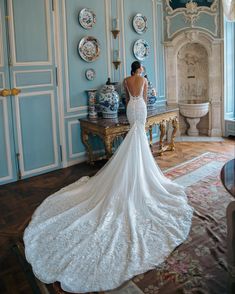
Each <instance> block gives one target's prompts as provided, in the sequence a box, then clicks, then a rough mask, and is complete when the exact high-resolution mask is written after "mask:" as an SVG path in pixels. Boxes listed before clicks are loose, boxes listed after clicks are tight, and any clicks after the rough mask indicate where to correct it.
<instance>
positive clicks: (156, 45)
mask: <svg viewBox="0 0 235 294" xmlns="http://www.w3.org/2000/svg"><path fill="white" fill-rule="evenodd" d="M83 8H89V9H90V10H92V11H93V12H94V13H95V15H96V24H95V25H94V26H93V27H92V28H91V29H89V30H88V29H84V28H83V27H82V26H81V25H80V24H79V21H78V15H79V12H80V11H81V9H83ZM56 12H57V14H58V15H59V17H58V23H57V28H58V30H60V34H59V36H58V39H59V46H60V56H59V58H60V60H61V64H60V66H59V70H60V74H61V76H62V79H61V81H62V84H59V87H60V91H59V93H61V94H60V99H61V102H62V103H63V111H62V116H63V117H62V119H63V123H64V125H63V129H64V132H63V133H62V135H61V136H62V137H64V142H65V144H64V145H65V146H62V148H63V157H64V158H65V160H67V165H71V164H74V163H76V162H80V161H83V160H84V159H85V149H84V146H83V144H82V142H81V137H80V124H79V121H78V119H79V118H82V117H86V116H87V93H86V90H89V89H97V90H98V91H99V90H100V88H101V87H102V86H103V85H104V84H105V82H106V81H107V78H108V77H110V78H111V80H112V81H116V82H120V83H122V81H123V79H124V77H126V76H127V75H130V66H131V63H132V62H133V61H134V60H135V56H134V54H133V45H134V42H135V41H136V40H138V39H144V40H146V41H147V42H148V44H149V45H150V54H149V56H148V57H147V58H146V60H144V61H143V65H144V66H145V68H146V72H147V75H148V78H149V80H150V81H151V82H152V83H153V86H154V87H156V89H157V92H158V95H159V102H164V101H165V69H164V49H163V8H162V2H161V1H152V0H145V1H142V0H135V1H134V2H133V0H112V1H110V0H98V1H94V0H79V1H78V0H70V1H66V0H58V2H57V10H56ZM137 13H141V14H143V15H144V16H145V17H146V18H147V25H148V29H147V31H146V32H145V33H144V34H141V35H140V34H137V33H136V32H135V30H134V29H133V25H132V20H133V17H134V16H135V15H136V14H137ZM116 18H118V22H119V26H120V34H119V36H118V37H117V38H116V39H114V37H113V35H112V33H111V30H112V28H113V21H114V19H116ZM86 36H93V37H95V38H97V39H98V40H99V42H100V45H101V54H100V57H99V58H98V59H97V60H96V61H94V62H86V61H84V60H83V59H82V58H81V57H80V56H79V53H78V50H77V48H78V44H79V42H80V40H81V39H82V38H83V37H86ZM115 50H118V51H119V52H120V60H121V65H120V67H119V68H118V69H117V70H116V69H115V68H114V65H113V63H112V61H113V57H114V51H115ZM88 68H93V69H94V70H95V72H96V78H95V79H94V80H93V81H88V80H87V79H86V77H85V71H86V69H88ZM156 136H157V134H156V133H155V137H156ZM92 142H93V147H94V149H96V150H98V151H99V150H100V151H102V150H103V149H104V146H103V144H102V142H101V140H99V138H94V140H92ZM64 165H65V166H66V164H64Z"/></svg>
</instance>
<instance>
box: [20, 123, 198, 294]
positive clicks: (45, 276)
mask: <svg viewBox="0 0 235 294" xmlns="http://www.w3.org/2000/svg"><path fill="white" fill-rule="evenodd" d="M192 213H193V209H192V208H191V207H190V206H189V205H188V204H187V197H186V195H185V193H184V191H183V188H182V187H181V186H179V185H177V184H175V183H173V182H172V181H170V180H169V179H167V178H166V177H165V176H164V175H163V174H162V172H161V170H160V169H159V167H158V166H157V164H156V162H155V160H154V158H153V156H152V154H151V151H150V149H149V146H148V141H147V137H146V134H145V129H144V125H143V123H140V122H139V121H138V120H135V121H134V122H133V125H132V127H131V130H130V131H129V133H128V134H127V136H126V138H125V140H124V141H123V143H122V144H121V145H120V147H119V149H118V151H117V152H116V153H115V155H114V156H113V158H112V159H111V160H110V161H109V162H108V164H107V165H106V166H105V168H103V169H102V170H101V171H100V172H98V173H97V174H96V175H95V176H94V177H92V178H88V177H84V178H82V179H80V180H78V181H77V182H75V183H73V184H71V185H69V186H67V187H65V188H63V189H62V190H60V191H58V192H57V193H55V194H53V195H51V196H50V197H48V198H47V199H46V200H45V201H44V202H43V203H42V204H41V205H40V206H39V207H38V208H37V210H36V211H35V213H34V215H33V217H32V220H31V223H30V224H29V226H28V227H27V229H26V230H25V233H24V243H25V254H26V258H27V260H28V261H29V262H30V263H31V264H32V267H33V271H34V274H35V276H37V277H38V278H39V279H40V280H41V281H43V282H45V283H52V282H54V281H60V282H61V287H62V288H63V289H64V290H66V291H69V292H79V293H81V292H82V293H83V292H89V291H101V290H103V291H104V290H109V289H113V288H116V287H118V286H119V285H121V284H122V283H123V282H124V281H126V280H128V279H130V278H131V277H133V276H135V275H137V274H140V273H143V272H145V271H147V270H149V269H151V268H154V267H155V266H157V265H158V264H160V263H161V262H163V261H164V259H165V258H166V257H167V256H168V255H169V254H170V253H171V251H172V250H173V249H174V248H175V247H176V246H178V245H179V244H180V243H182V242H183V241H184V240H185V239H186V238H187V235H188V233H189V230H190V226H191V218H192Z"/></svg>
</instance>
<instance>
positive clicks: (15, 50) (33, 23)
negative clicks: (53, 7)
mask: <svg viewBox="0 0 235 294" xmlns="http://www.w3.org/2000/svg"><path fill="white" fill-rule="evenodd" d="M8 3H9V5H8V8H9V15H10V31H11V49H12V52H11V54H12V62H13V64H14V65H15V64H17V65H23V64H26V65H28V64H29V63H32V65H35V64H37V63H38V64H40V63H41V64H42V63H44V64H47V63H51V54H50V53H51V39H50V38H51V36H50V35H51V34H50V31H51V23H50V21H51V14H50V1H49V0H41V1H32V0H20V1H19V0H10V1H9V0H8Z"/></svg>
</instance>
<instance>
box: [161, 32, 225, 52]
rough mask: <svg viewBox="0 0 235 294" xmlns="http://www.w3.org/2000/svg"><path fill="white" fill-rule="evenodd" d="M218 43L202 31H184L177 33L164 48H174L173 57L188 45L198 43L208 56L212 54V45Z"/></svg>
mask: <svg viewBox="0 0 235 294" xmlns="http://www.w3.org/2000/svg"><path fill="white" fill-rule="evenodd" d="M218 42H219V43H220V41H218V40H216V39H215V38H213V37H212V36H211V35H209V34H208V33H205V32H203V31H196V30H191V31H184V32H183V33H179V34H178V35H177V36H176V37H175V38H174V39H173V40H172V41H170V42H166V43H165V44H166V46H168V45H169V46H173V47H174V48H175V50H174V52H175V56H176V55H177V54H178V52H179V50H180V49H181V48H182V47H183V46H184V45H186V44H188V43H199V44H201V45H202V46H203V47H205V49H206V51H207V54H208V56H210V55H211V54H212V52H211V50H212V44H213V43H218Z"/></svg>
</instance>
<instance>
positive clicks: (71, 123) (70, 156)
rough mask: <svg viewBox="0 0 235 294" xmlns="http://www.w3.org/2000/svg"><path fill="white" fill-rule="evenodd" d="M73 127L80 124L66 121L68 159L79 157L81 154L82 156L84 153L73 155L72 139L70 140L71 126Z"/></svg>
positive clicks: (75, 121)
mask: <svg viewBox="0 0 235 294" xmlns="http://www.w3.org/2000/svg"><path fill="white" fill-rule="evenodd" d="M73 125H79V126H80V122H79V121H78V120H71V121H68V145H69V146H68V149H69V158H71V159H74V158H77V157H80V156H81V153H82V154H83V153H84V151H82V152H78V153H73V139H72V126H73Z"/></svg>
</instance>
